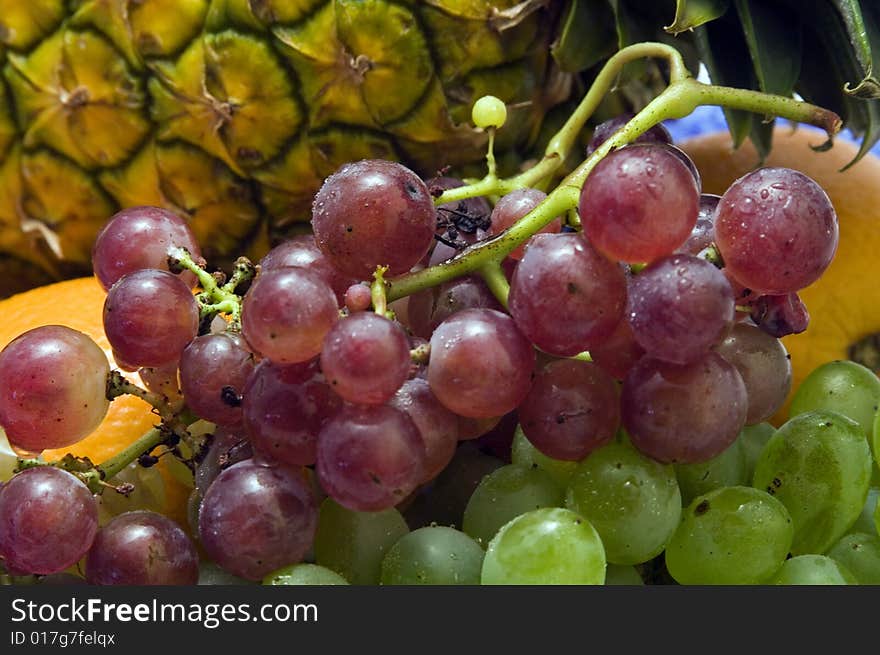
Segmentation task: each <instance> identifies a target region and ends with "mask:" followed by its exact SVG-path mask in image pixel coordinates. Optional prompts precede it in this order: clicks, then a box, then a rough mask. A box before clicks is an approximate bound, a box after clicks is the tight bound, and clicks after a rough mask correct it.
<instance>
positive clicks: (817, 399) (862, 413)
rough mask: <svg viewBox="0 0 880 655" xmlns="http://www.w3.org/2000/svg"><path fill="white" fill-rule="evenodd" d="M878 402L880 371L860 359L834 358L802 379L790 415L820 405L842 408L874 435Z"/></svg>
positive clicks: (826, 407) (822, 407)
mask: <svg viewBox="0 0 880 655" xmlns="http://www.w3.org/2000/svg"><path fill="white" fill-rule="evenodd" d="M878 406H880V378H878V377H877V374H876V373H874V371H872V370H871V369H869V368H867V367H866V366H862V365H861V364H858V363H856V362H852V361H846V360H844V361H834V362H827V363H825V364H822V365H821V366H818V367H817V368H815V369H813V370H812V371H811V372H810V374H809V375H808V376H807V377H806V378H804V379H803V380H802V381H801V383H800V386H798V388H797V390H796V391H795V393H794V396H792V399H791V406H790V409H789V416H791V417H794V416H797V415H799V414H805V413H806V412H811V411H814V410H817V409H827V410H831V411H834V412H840V413H841V414H843V415H844V416H847V417H849V418H851V419H852V420H853V421H855V422H856V423H858V424H859V427H861V428H862V431H863V432H864V433H865V436H866V437H869V438H870V436H871V434H872V432H873V429H874V427H873V423H874V415H875V414H876V413H877V408H878ZM869 441H870V439H869Z"/></svg>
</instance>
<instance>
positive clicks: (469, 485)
mask: <svg viewBox="0 0 880 655" xmlns="http://www.w3.org/2000/svg"><path fill="white" fill-rule="evenodd" d="M502 466H504V462H503V461H501V460H500V459H498V458H497V457H492V456H491V455H487V454H485V453H483V452H481V451H480V450H479V449H478V448H477V446H476V445H475V444H474V443H473V442H470V441H464V442H462V443H460V444H459V445H458V449H457V450H456V451H455V456H454V457H453V458H452V461H451V462H450V463H449V464H448V465H447V466H446V468H445V469H443V471H442V472H441V473H440V475H438V476H437V477H436V478H434V480H433V481H432V482H431V483H430V484H429V485H428V486H427V487H426V488H425V489H424V490H422V491H421V492H419V493H417V494H416V496H415V498H414V499H413V501H412V503H411V504H410V505H409V507H407V508H406V509H405V510H403V514H404V516H405V517H406V522H407V523H409V527H410V528H411V529H413V530H415V529H416V528H422V527H425V526H427V525H432V524H436V525H451V526H458V527H460V526H461V524H462V520H461V519H462V515H463V514H464V508H465V506H467V503H468V500H469V499H470V497H471V495H472V494H473V493H474V489H476V488H477V485H478V484H480V481H481V480H482V479H483V478H485V477H486V476H487V475H489V474H490V473H491V472H492V471H495V470H496V469H499V468H501V467H502Z"/></svg>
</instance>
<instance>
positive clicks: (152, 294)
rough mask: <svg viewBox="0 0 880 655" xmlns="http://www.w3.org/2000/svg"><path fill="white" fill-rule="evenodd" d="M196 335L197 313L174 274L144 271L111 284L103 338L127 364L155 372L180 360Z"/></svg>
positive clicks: (131, 274)
mask: <svg viewBox="0 0 880 655" xmlns="http://www.w3.org/2000/svg"><path fill="white" fill-rule="evenodd" d="M198 330H199V308H198V305H197V304H196V300H195V298H194V297H193V295H192V292H191V291H190V289H189V288H187V286H186V285H185V284H184V283H183V282H182V281H181V280H180V278H178V277H175V276H174V275H173V274H172V273H169V272H167V271H160V270H157V269H149V268H148V269H142V270H139V271H134V272H133V273H129V274H128V275H126V276H125V277H123V278H121V279H120V280H119V281H118V282H116V284H114V285H113V286H112V287H111V288H110V291H109V292H108V293H107V298H106V299H105V301H104V333H105V334H106V335H107V340H108V341H109V342H110V345H111V346H112V348H113V351H114V352H116V353H119V354H120V355H121V356H122V358H123V359H124V360H125V361H126V362H128V363H129V364H134V365H136V366H150V367H155V368H159V367H162V366H164V365H166V364H171V363H172V362H176V361H177V360H179V359H180V355H181V353H182V352H183V349H184V348H186V346H187V344H188V343H189V342H190V341H192V340H193V339H194V338H195V336H196V334H198Z"/></svg>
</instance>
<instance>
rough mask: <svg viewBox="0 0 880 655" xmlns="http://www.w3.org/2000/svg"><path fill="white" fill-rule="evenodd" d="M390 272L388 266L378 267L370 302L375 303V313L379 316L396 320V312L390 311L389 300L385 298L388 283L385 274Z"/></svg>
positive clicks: (371, 289) (371, 286)
mask: <svg viewBox="0 0 880 655" xmlns="http://www.w3.org/2000/svg"><path fill="white" fill-rule="evenodd" d="M387 271H388V267H387V266H377V267H376V272H375V273H373V283H372V284H371V285H370V300H371V301H372V303H373V311H374V312H376V313H377V314H378V315H379V316H383V317H385V318H390V319H392V320H393V319H394V312H392V311H389V309H388V299H387V297H386V296H385V289H386V287H387V286H388V282H386V281H385V273H386V272H387Z"/></svg>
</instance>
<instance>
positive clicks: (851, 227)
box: [682, 128, 880, 424]
mask: <svg viewBox="0 0 880 655" xmlns="http://www.w3.org/2000/svg"><path fill="white" fill-rule="evenodd" d="M823 140H824V134H822V133H819V132H816V131H814V130H811V129H799V130H797V131H792V130H791V129H786V128H777V129H776V130H775V133H774V137H773V149H772V152H771V153H770V155H769V157H768V158H767V160H766V162H765V165H766V166H784V167H787V168H793V169H796V170H799V171H801V172H803V173H804V174H806V175H808V176H810V177H811V178H812V179H814V180H815V181H816V182H818V183H819V185H820V186H821V187H822V188H823V189H825V191H826V192H827V193H828V196H829V198H830V199H831V202H832V204H833V205H834V209H835V211H836V212H837V217H838V220H839V222H840V245H839V247H838V250H837V254H836V255H835V257H834V261H833V262H832V263H831V266H830V267H829V268H828V269H827V270H826V271H825V273H824V275H823V276H822V277H821V278H820V279H819V280H818V281H817V282H815V283H814V284H812V285H810V286H809V287H807V288H806V289H803V290H802V291H799V292H798V293H799V295H800V297H801V299H802V300H803V302H804V303H805V304H806V306H807V310H808V311H809V313H810V324H809V327H808V328H807V330H806V331H805V332H803V333H802V334H798V335H791V336H788V337H785V338H784V339H783V343H784V344H785V347H786V348H787V350H788V352H789V354H790V355H791V364H792V374H793V380H792V388H793V389H796V388H797V385H798V384H800V382H801V381H802V380H803V379H804V378H805V377H806V376H807V374H809V373H810V371H812V370H813V369H814V368H816V367H817V366H819V365H820V364H823V363H826V362H830V361H833V360H837V359H847V357H848V349H849V347H850V345H852V344H854V343H856V342H857V341H860V340H861V339H864V338H866V337H868V336H870V335H872V334H878V333H880V287H878V285H877V282H876V279H875V278H876V276H875V274H874V270H875V265H876V264H875V254H876V253H877V252H880V158H877V157H874V156H872V155H868V156H866V157H865V158H864V159H862V160H861V161H860V162H859V163H857V164H856V165H855V166H853V167H852V168H850V169H848V170H846V171H844V172H841V171H840V169H841V168H843V167H844V166H845V165H846V164H847V163H849V162H850V161H851V160H852V159H853V157H854V156H855V154H856V152H857V150H858V148H857V146H855V145H854V144H852V143H850V142H847V141H844V140H842V139H838V140H836V141H835V144H834V147H833V148H832V149H831V150H829V151H828V152H821V153H820V152H814V151H813V150H811V149H810V147H809V146H810V145H811V144H812V145H818V144H820V143H822V141H823ZM682 147H683V149H684V150H685V151H686V152H687V153H688V154H689V155H690V156H691V157H692V158H693V160H694V163H695V164H696V165H697V168H698V169H699V171H700V173H701V175H702V177H703V190H704V191H705V192H706V193H716V194H722V193H724V190H725V189H727V187H729V186H730V184H731V183H732V182H733V181H734V180H736V179H737V178H739V177H741V176H742V175H744V174H746V173H747V172H749V171H750V170H752V169H753V168H755V167H756V164H757V161H758V156H757V154H756V152H755V149H754V148H753V147H752V145H751V144H750V143H746V144H744V145H743V146H742V147H741V148H739V149H738V150H734V149H733V147H732V145H731V140H730V135H729V134H728V133H727V132H724V133H716V134H710V135H705V136H701V137H697V138H694V139H691V140H689V141H686V142H684V143H683V144H682ZM756 254H757V253H756ZM789 398H790V396H789ZM787 417H788V405H787V404H786V406H785V407H783V408H782V409H781V410H780V412H779V413H777V415H776V417H774V422H775V423H777V424H779V423H781V422H782V421H784V420H785V419H786V418H787Z"/></svg>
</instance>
